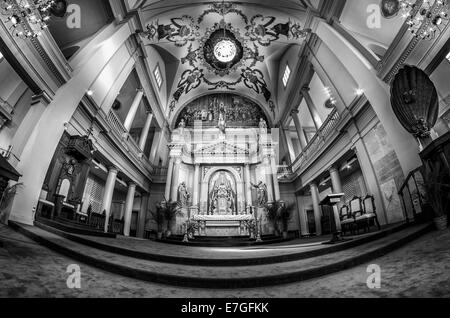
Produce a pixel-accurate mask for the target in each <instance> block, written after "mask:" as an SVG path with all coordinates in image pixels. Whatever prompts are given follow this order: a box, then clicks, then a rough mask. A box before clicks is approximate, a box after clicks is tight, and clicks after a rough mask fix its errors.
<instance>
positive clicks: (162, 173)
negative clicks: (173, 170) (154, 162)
mask: <svg viewBox="0 0 450 318" xmlns="http://www.w3.org/2000/svg"><path fill="white" fill-rule="evenodd" d="M152 168H153V182H165V181H166V180H167V172H168V170H169V167H168V166H152Z"/></svg>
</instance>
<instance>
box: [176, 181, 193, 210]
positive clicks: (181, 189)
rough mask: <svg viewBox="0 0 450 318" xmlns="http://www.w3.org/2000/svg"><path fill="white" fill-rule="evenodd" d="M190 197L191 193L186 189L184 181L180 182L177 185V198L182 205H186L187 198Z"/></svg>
mask: <svg viewBox="0 0 450 318" xmlns="http://www.w3.org/2000/svg"><path fill="white" fill-rule="evenodd" d="M190 197H191V194H190V193H189V192H188V191H187V188H186V183H184V182H182V183H181V184H180V185H179V186H178V197H177V200H178V202H179V203H181V205H182V206H183V207H185V206H187V205H188V203H189V199H190Z"/></svg>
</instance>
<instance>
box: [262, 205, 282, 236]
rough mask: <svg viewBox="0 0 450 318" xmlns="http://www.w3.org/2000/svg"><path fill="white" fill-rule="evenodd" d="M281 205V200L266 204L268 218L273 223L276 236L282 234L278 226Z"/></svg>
mask: <svg viewBox="0 0 450 318" xmlns="http://www.w3.org/2000/svg"><path fill="white" fill-rule="evenodd" d="M279 207H280V203H279V202H273V203H267V204H266V205H265V208H266V211H267V220H268V221H269V222H271V223H272V225H273V231H274V235H275V236H279V235H280V230H279V226H278V220H279V218H278V209H279Z"/></svg>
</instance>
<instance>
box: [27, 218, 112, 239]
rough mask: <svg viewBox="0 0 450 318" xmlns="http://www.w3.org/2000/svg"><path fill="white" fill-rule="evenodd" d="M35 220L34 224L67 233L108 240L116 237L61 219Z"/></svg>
mask: <svg viewBox="0 0 450 318" xmlns="http://www.w3.org/2000/svg"><path fill="white" fill-rule="evenodd" d="M36 220H37V221H36V222H38V223H40V224H45V225H48V226H50V227H53V228H56V229H59V230H61V231H64V232H67V233H73V234H80V235H89V236H97V237H109V238H115V237H116V236H117V235H116V234H114V233H105V232H104V231H102V230H100V229H98V230H96V229H93V228H91V227H89V226H87V225H83V224H80V223H76V222H72V221H70V220H64V219H62V218H58V219H55V220H50V219H46V218H37V219H36Z"/></svg>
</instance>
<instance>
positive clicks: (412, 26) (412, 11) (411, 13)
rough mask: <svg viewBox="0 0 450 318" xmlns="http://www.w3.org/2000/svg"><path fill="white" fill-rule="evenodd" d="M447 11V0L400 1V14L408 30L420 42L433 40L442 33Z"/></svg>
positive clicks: (446, 19) (446, 20)
mask: <svg viewBox="0 0 450 318" xmlns="http://www.w3.org/2000/svg"><path fill="white" fill-rule="evenodd" d="M419 5H420V6H419ZM448 11H449V2H448V0H423V1H421V0H417V1H414V0H413V1H411V0H400V12H401V15H402V17H403V18H406V24H407V25H408V26H409V30H410V31H411V33H412V34H413V35H414V36H415V37H417V38H420V39H422V40H433V39H435V38H436V36H438V35H439V34H440V33H441V32H442V29H441V27H442V26H443V25H444V22H448Z"/></svg>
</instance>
